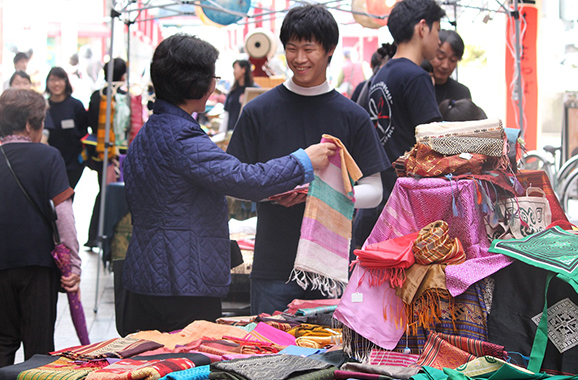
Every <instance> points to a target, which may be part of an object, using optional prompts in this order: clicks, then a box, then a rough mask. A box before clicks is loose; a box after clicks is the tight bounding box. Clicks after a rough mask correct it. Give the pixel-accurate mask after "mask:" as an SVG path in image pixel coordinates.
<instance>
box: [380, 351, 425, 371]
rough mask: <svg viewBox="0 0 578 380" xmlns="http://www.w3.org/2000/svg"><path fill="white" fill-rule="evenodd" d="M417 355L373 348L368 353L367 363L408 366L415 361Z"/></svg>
mask: <svg viewBox="0 0 578 380" xmlns="http://www.w3.org/2000/svg"><path fill="white" fill-rule="evenodd" d="M418 358H419V355H416V354H403V353H401V352H395V351H389V350H383V349H381V348H374V349H373V350H371V353H370V354H369V364H371V365H393V366H398V367H409V366H410V365H412V364H415V363H416V362H417V359H418Z"/></svg>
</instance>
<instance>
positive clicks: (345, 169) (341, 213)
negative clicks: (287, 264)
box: [290, 135, 362, 298]
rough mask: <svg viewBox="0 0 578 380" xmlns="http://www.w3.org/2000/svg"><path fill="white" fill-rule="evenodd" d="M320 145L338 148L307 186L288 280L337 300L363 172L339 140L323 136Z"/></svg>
mask: <svg viewBox="0 0 578 380" xmlns="http://www.w3.org/2000/svg"><path fill="white" fill-rule="evenodd" d="M321 142H332V143H334V144H335V145H337V146H338V149H337V152H336V154H335V155H334V156H332V157H330V159H329V162H330V163H329V166H328V167H326V168H325V169H323V170H316V171H315V180H314V181H313V182H312V183H311V185H310V186H309V192H308V194H307V203H306V205H305V214H304V215H303V224H302V225H301V237H300V240H299V245H298V247H297V256H296V258H295V264H294V267H293V271H292V272H291V277H290V279H291V280H295V281H297V283H298V284H299V286H301V287H302V288H303V289H307V287H308V286H309V285H311V287H312V289H314V290H315V289H319V290H320V291H321V293H322V294H324V295H330V296H331V297H333V298H337V297H338V296H339V295H340V294H341V293H342V292H343V289H344V288H345V285H346V284H347V274H348V265H349V245H350V243H351V220H352V218H353V203H354V200H355V198H354V194H353V184H354V182H355V181H357V180H358V179H359V178H361V177H362V173H361V170H360V169H359V167H358V166H357V164H356V163H355V161H354V160H353V158H352V157H351V156H350V155H349V153H348V152H347V149H346V148H345V146H344V145H343V143H342V142H341V141H340V140H339V139H338V138H335V137H333V136H330V135H323V137H322V139H321Z"/></svg>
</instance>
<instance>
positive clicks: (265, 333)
mask: <svg viewBox="0 0 578 380" xmlns="http://www.w3.org/2000/svg"><path fill="white" fill-rule="evenodd" d="M244 339H246V340H247V341H256V342H269V343H275V344H277V345H279V346H290V345H294V344H295V337H294V336H293V335H291V334H289V333H286V332H284V331H281V330H278V329H276V328H274V327H272V326H269V325H268V324H266V323H263V322H259V323H258V324H257V327H255V328H254V329H253V330H252V331H251V332H250V333H249V334H247V335H246V336H245V337H244Z"/></svg>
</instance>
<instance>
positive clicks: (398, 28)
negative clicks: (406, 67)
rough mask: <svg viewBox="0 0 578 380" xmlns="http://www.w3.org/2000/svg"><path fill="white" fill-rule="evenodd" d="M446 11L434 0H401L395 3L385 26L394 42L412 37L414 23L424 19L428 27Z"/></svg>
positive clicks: (405, 40) (397, 42)
mask: <svg viewBox="0 0 578 380" xmlns="http://www.w3.org/2000/svg"><path fill="white" fill-rule="evenodd" d="M445 15H446V12H445V11H444V10H443V9H442V8H441V7H440V6H439V5H438V4H437V3H436V2H435V1H434V0H402V1H400V2H399V3H397V4H395V6H394V7H393V10H392V11H391V13H390V14H389V17H388V19H387V27H388V28H389V32H390V33H391V36H392V37H393V41H394V42H395V43H396V44H398V45H399V44H400V43H402V42H408V41H410V40H411V39H412V38H413V31H414V27H415V24H417V23H418V22H420V20H425V22H426V24H427V26H428V27H430V28H431V27H432V25H433V23H434V22H436V21H440V20H441V18H442V17H444V16H445Z"/></svg>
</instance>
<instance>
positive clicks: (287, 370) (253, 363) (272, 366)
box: [210, 355, 331, 380]
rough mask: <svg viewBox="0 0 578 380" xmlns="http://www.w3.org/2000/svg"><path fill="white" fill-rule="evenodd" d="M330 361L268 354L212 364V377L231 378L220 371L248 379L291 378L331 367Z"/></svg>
mask: <svg viewBox="0 0 578 380" xmlns="http://www.w3.org/2000/svg"><path fill="white" fill-rule="evenodd" d="M330 366H331V365H330V364H329V363H324V362H322V361H319V360H314V359H309V358H303V357H300V356H294V355H266V356H256V357H252V358H247V359H236V360H230V361H227V362H217V363H213V364H211V375H210V378H211V379H222V378H224V379H228V378H229V379H230V378H233V377H225V376H224V374H219V372H221V373H222V372H224V373H231V374H232V375H234V376H237V377H235V378H238V379H248V380H253V379H254V380H263V379H276V380H284V379H289V378H291V376H292V375H295V374H297V373H306V372H312V371H315V370H320V369H325V368H328V367H330Z"/></svg>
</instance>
